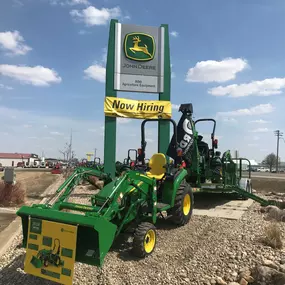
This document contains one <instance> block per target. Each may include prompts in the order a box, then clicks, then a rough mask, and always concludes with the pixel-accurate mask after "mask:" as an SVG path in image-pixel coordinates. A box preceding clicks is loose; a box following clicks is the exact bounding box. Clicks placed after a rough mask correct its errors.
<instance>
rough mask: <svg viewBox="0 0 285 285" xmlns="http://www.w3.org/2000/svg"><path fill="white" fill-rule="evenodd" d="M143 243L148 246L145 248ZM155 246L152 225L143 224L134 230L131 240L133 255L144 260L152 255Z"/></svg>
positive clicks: (154, 229)
mask: <svg viewBox="0 0 285 285" xmlns="http://www.w3.org/2000/svg"><path fill="white" fill-rule="evenodd" d="M145 241H146V243H147V245H148V246H146V244H145ZM155 246H156V228H155V226H154V225H153V224H151V223H148V222H143V223H141V224H139V225H138V227H137V228H136V230H135V234H134V240H133V249H132V250H133V254H134V255H135V256H137V257H139V258H144V257H146V256H148V255H150V254H152V253H153V251H154V249H155Z"/></svg>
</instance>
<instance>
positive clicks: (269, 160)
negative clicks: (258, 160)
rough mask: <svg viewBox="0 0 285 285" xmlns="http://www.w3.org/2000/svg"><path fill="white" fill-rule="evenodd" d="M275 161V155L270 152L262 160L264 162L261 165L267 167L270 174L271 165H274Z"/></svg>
mask: <svg viewBox="0 0 285 285" xmlns="http://www.w3.org/2000/svg"><path fill="white" fill-rule="evenodd" d="M276 161H277V157H276V155H275V154H274V153H273V152H272V153H270V154H268V155H267V156H266V157H265V158H264V160H263V161H262V164H265V165H267V166H268V167H269V169H270V172H271V171H272V167H273V165H275V164H276Z"/></svg>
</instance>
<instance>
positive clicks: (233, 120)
mask: <svg viewBox="0 0 285 285" xmlns="http://www.w3.org/2000/svg"><path fill="white" fill-rule="evenodd" d="M222 121H223V122H224V123H230V124H236V123H237V122H238V121H237V119H235V118H229V117H223V118H222Z"/></svg>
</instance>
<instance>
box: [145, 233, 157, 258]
mask: <svg viewBox="0 0 285 285" xmlns="http://www.w3.org/2000/svg"><path fill="white" fill-rule="evenodd" d="M154 246H155V232H154V230H148V232H147V233H146V235H145V238H144V249H145V251H146V252H147V253H150V252H152V250H153V249H154Z"/></svg>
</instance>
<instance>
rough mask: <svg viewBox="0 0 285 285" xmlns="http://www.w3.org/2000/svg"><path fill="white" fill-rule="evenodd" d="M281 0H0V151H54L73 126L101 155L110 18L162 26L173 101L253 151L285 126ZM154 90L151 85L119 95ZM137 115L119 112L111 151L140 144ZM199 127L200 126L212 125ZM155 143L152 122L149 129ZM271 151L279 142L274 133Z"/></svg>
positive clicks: (83, 148)
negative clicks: (166, 35)
mask: <svg viewBox="0 0 285 285" xmlns="http://www.w3.org/2000/svg"><path fill="white" fill-rule="evenodd" d="M284 12H285V2H284V1H278V0H272V1H263V0H254V1H253V0H244V1H242V0H235V1H234V0H220V1H213V0H208V1H206V0H199V1H190V0H187V1H186V0H179V1H175V5H174V2H173V1H170V0H167V1H166V0H164V1H163V0H157V1H148V0H145V1H136V2H134V1H131V0H124V1H117V0H105V1H104V0H101V1H100V0H98V1H95V0H11V1H10V0H9V1H1V3H0V19H1V23H0V119H1V120H0V124H1V144H0V145H1V151H2V152H34V153H38V154H41V152H42V150H43V151H44V152H45V154H46V155H47V156H56V157H57V156H59V155H60V153H59V149H62V148H63V147H64V144H65V142H66V141H67V140H68V138H69V134H70V129H71V128H72V129H73V142H74V150H75V153H76V154H77V156H78V157H80V158H81V157H83V156H84V155H85V153H86V152H90V151H93V150H94V148H95V147H96V148H97V154H99V155H100V156H101V157H102V156H103V145H104V136H103V126H104V113H103V102H104V96H105V93H104V91H105V86H104V79H105V63H106V48H107V43H108V32H109V22H110V19H111V18H116V19H118V20H119V21H120V22H122V23H132V24H137V25H149V26H159V25H160V24H168V25H169V30H170V33H171V37H170V48H171V63H172V72H173V76H172V82H171V84H172V99H171V101H172V104H173V118H174V119H175V120H176V121H178V120H179V118H180V115H179V113H178V111H177V109H176V108H175V105H178V104H180V103H188V102H191V103H192V104H193V106H194V116H195V118H196V119H198V118H203V117H209V118H216V119H217V128H216V134H217V137H218V139H219V145H220V150H221V151H222V152H223V151H225V150H226V149H230V150H234V149H238V150H239V153H240V155H242V156H245V157H248V158H250V159H256V160H257V161H260V160H262V159H263V158H264V156H265V155H266V154H268V153H270V152H272V151H273V152H275V149H276V138H275V136H274V133H273V131H274V130H276V129H280V130H281V131H283V130H284V125H283V124H282V122H284V119H285V118H284V117H285V114H284V111H283V110H284V106H285V99H284V95H283V90H284V88H285V76H284V74H285V65H284V55H285V37H284V36H283V34H284V28H283V27H284V24H285V18H284ZM118 96H120V97H126V96H127V97H131V98H133V99H146V100H149V99H157V98H158V97H157V95H155V94H136V93H133V94H131V95H130V94H124V93H118ZM139 124H140V121H139V120H120V121H119V122H118V127H117V129H118V134H117V159H123V158H124V157H125V156H126V153H127V149H128V148H137V147H139V145H140V138H139ZM199 131H200V132H201V133H203V134H205V137H206V138H207V134H208V133H210V131H211V126H210V125H205V126H204V127H203V128H200V129H199ZM147 135H148V141H149V146H148V150H149V153H150V155H151V153H152V152H154V151H156V141H157V137H156V128H155V127H153V126H150V127H149V129H148V134H147ZM280 154H281V159H282V160H285V144H284V143H283V141H282V140H281V142H280Z"/></svg>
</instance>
